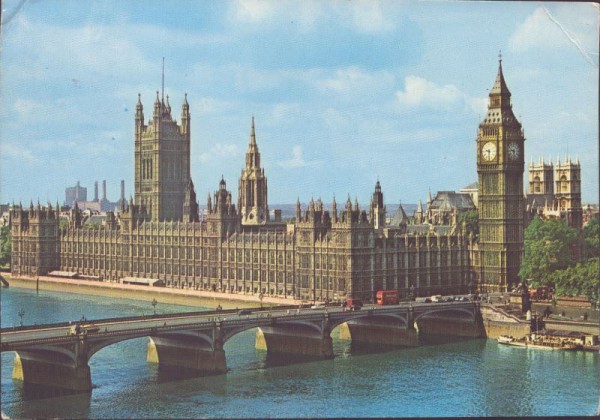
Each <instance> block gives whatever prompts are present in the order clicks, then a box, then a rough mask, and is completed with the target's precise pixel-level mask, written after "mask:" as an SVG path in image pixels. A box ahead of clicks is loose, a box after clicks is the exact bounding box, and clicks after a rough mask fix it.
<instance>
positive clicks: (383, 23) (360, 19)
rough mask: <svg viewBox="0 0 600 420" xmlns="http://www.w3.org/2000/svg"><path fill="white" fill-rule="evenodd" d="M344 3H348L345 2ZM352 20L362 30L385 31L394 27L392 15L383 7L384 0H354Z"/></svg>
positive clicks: (370, 31) (351, 6) (351, 5)
mask: <svg viewBox="0 0 600 420" xmlns="http://www.w3.org/2000/svg"><path fill="white" fill-rule="evenodd" d="M343 4H344V5H346V4H347V3H346V2H344V3H343ZM349 4H350V10H351V14H352V22H353V23H354V26H355V27H356V28H357V29H358V30H359V31H361V32H367V33H372V32H385V31H390V30H393V29H394V23H393V21H392V16H391V15H390V14H388V13H386V12H388V10H387V9H386V10H385V11H384V10H383V9H382V5H383V2H381V1H373V0H353V1H351V2H350V3H349Z"/></svg>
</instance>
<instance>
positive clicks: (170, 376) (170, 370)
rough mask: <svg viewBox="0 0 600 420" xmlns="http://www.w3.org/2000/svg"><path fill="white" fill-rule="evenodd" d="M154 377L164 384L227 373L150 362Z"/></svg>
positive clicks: (157, 381)
mask: <svg viewBox="0 0 600 420" xmlns="http://www.w3.org/2000/svg"><path fill="white" fill-rule="evenodd" d="M148 365H149V369H150V372H151V375H152V377H153V378H154V380H155V381H156V383H159V384H163V383H167V382H176V381H181V380H186V379H198V378H204V377H212V376H220V375H226V373H219V372H198V371H194V370H191V369H187V368H185V367H175V366H161V365H155V364H153V363H152V364H150V363H149V364H148Z"/></svg>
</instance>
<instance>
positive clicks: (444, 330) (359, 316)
mask: <svg viewBox="0 0 600 420" xmlns="http://www.w3.org/2000/svg"><path fill="white" fill-rule="evenodd" d="M89 324H93V325H94V326H96V327H98V330H97V331H95V332H84V331H85V328H82V331H81V332H80V333H79V334H71V325H70V323H62V324H51V325H43V326H32V327H18V328H5V329H2V330H0V351H2V352H4V351H15V352H16V356H15V366H14V370H13V377H14V378H17V379H22V380H24V381H25V382H30V383H36V384H41V385H46V386H52V387H59V388H66V389H71V390H76V391H88V390H90V389H91V375H90V369H89V365H88V361H89V359H90V358H91V357H92V356H93V355H94V354H95V353H96V352H97V351H99V350H101V349H102V348H104V347H106V346H108V345H111V344H115V343H118V342H121V341H125V340H129V339H133V338H139V337H149V338H150V343H149V345H148V360H149V361H152V362H156V363H159V364H160V365H162V366H168V367H169V368H178V369H183V370H185V371H190V370H191V371H194V372H197V373H198V374H214V373H224V372H226V370H227V367H226V362H225V353H224V350H223V344H224V343H225V342H226V341H227V340H228V339H229V338H231V337H233V336H234V335H236V334H238V333H240V332H243V331H246V330H248V329H252V328H258V331H257V339H256V346H257V348H263V349H265V350H267V351H268V352H270V353H286V354H292V355H293V354H295V355H299V356H315V357H323V358H327V357H333V348H332V341H331V336H330V334H331V331H332V330H333V329H334V328H336V327H338V326H340V325H341V326H342V332H343V333H342V334H341V335H342V336H344V335H345V336H346V337H347V338H350V339H352V340H353V341H357V342H365V343H371V344H391V345H400V346H402V345H418V339H417V336H418V333H423V332H425V333H429V334H444V335H458V336H471V337H474V336H480V335H481V322H480V313H479V308H478V306H477V304H476V303H474V302H447V303H415V302H411V303H402V304H399V305H389V306H377V305H374V306H372V305H367V306H365V307H363V308H362V309H360V310H357V311H350V310H345V309H344V308H341V307H333V306H329V307H326V308H320V309H310V308H307V307H303V308H301V309H300V308H297V307H296V308H291V307H274V308H268V309H262V310H261V309H258V308H257V309H254V310H250V313H249V314H244V315H240V314H239V313H238V312H237V311H234V310H225V311H220V312H215V311H210V312H194V313H180V314H169V315H153V316H145V317H128V318H113V319H101V320H93V321H85V322H84V323H83V324H82V325H89Z"/></svg>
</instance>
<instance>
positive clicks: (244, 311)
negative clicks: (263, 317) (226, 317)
mask: <svg viewBox="0 0 600 420" xmlns="http://www.w3.org/2000/svg"><path fill="white" fill-rule="evenodd" d="M251 313H252V311H251V310H250V309H240V310H239V311H238V315H250V314H251Z"/></svg>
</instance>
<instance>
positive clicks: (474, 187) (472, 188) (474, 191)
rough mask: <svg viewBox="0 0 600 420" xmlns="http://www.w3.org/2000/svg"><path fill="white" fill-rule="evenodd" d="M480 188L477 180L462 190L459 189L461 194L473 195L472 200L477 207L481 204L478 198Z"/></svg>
mask: <svg viewBox="0 0 600 420" xmlns="http://www.w3.org/2000/svg"><path fill="white" fill-rule="evenodd" d="M478 190H479V184H478V183H477V182H473V183H472V184H469V185H467V186H466V187H464V188H461V189H460V190H458V192H459V193H461V194H469V196H470V197H471V201H473V204H474V205H475V207H477V206H478V205H479V200H478V199H477V198H478Z"/></svg>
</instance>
